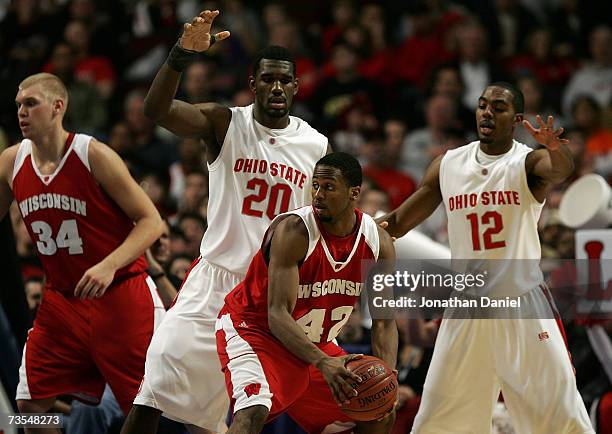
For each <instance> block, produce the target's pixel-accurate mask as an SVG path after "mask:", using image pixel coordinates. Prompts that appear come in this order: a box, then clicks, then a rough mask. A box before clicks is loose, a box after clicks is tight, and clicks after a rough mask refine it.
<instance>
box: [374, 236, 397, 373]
mask: <svg viewBox="0 0 612 434" xmlns="http://www.w3.org/2000/svg"><path fill="white" fill-rule="evenodd" d="M378 237H379V239H380V251H379V253H378V260H379V261H385V262H384V265H383V271H384V272H385V273H389V274H393V272H394V268H395V248H394V247H393V240H392V239H391V236H390V235H389V234H388V233H387V231H386V230H385V229H383V228H381V227H378ZM387 290H389V291H392V290H393V288H388V289H387ZM397 346H398V333H397V324H396V322H395V319H373V320H372V354H373V355H374V356H376V357H378V358H379V359H382V360H384V361H385V363H386V364H387V365H389V366H390V367H391V368H392V369H395V365H396V363H397Z"/></svg>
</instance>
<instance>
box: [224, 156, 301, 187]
mask: <svg viewBox="0 0 612 434" xmlns="http://www.w3.org/2000/svg"><path fill="white" fill-rule="evenodd" d="M268 171H269V172H270V175H272V176H275V177H278V178H282V179H284V180H286V181H289V182H292V183H293V184H295V185H297V186H298V187H300V188H304V182H306V175H305V174H303V173H302V172H300V171H299V170H297V169H295V168H293V167H291V166H288V165H286V164H282V163H276V162H272V163H268V162H267V161H266V160H256V159H253V158H238V159H237V160H236V162H235V163H234V172H236V173H240V172H244V173H261V174H263V173H267V172H268Z"/></svg>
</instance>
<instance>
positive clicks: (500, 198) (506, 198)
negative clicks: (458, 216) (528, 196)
mask: <svg viewBox="0 0 612 434" xmlns="http://www.w3.org/2000/svg"><path fill="white" fill-rule="evenodd" d="M478 204H480V205H485V206H486V205H520V204H521V201H520V200H519V193H518V191H514V190H505V191H501V190H499V191H498V190H492V191H483V192H482V193H480V194H477V193H469V194H467V193H464V194H458V195H456V196H453V197H451V198H450V199H449V200H448V208H449V210H450V211H454V210H457V209H462V208H468V207H475V206H476V205H478Z"/></svg>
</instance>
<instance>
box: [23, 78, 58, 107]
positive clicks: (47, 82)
mask: <svg viewBox="0 0 612 434" xmlns="http://www.w3.org/2000/svg"><path fill="white" fill-rule="evenodd" d="M37 84H39V85H40V88H41V90H42V92H43V94H44V95H45V97H47V98H48V100H49V102H53V101H55V100H58V99H60V100H62V101H63V102H64V109H65V108H66V107H67V106H68V90H67V89H66V86H65V85H64V83H62V80H60V79H59V78H58V77H57V76H55V75H53V74H49V73H46V72H41V73H40V74H34V75H30V76H29V77H28V78H26V79H25V80H23V81H22V82H21V83H19V89H27V88H29V87H31V86H35V85H37Z"/></svg>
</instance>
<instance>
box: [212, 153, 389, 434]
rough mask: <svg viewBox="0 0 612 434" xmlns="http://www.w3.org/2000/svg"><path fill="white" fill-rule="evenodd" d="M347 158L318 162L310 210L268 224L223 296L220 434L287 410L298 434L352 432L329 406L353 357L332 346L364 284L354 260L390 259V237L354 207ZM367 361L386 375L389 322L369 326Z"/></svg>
mask: <svg viewBox="0 0 612 434" xmlns="http://www.w3.org/2000/svg"><path fill="white" fill-rule="evenodd" d="M361 181H362V175H361V167H360V166H359V163H358V162H357V160H356V159H355V158H353V157H352V156H350V155H349V154H345V153H334V154H329V155H326V156H325V157H323V158H321V159H320V160H319V161H318V162H317V165H316V166H315V170H314V174H313V177H312V206H307V207H303V208H299V209H296V210H295V211H291V212H289V213H286V214H282V215H280V216H278V217H277V218H276V219H275V220H274V221H273V222H272V224H271V226H270V228H269V229H268V231H267V232H266V234H265V236H264V237H263V243H262V245H261V249H260V250H259V251H258V252H257V254H256V255H255V257H254V258H253V260H252V261H251V265H250V266H249V270H248V272H247V275H246V277H245V279H244V280H243V281H242V282H241V283H240V285H238V286H237V287H236V288H235V289H234V290H233V291H232V292H231V293H230V294H229V295H228V296H227V297H226V298H225V306H224V307H223V309H222V310H221V313H220V315H219V319H218V321H217V348H218V352H219V358H220V359H221V364H222V366H223V371H224V372H225V379H226V384H227V389H228V393H229V394H230V395H231V398H232V403H233V410H234V419H233V421H232V425H231V427H230V429H229V433H231V434H234V433H258V432H260V431H261V429H262V427H263V425H264V423H265V421H266V420H270V419H271V418H274V417H276V416H277V415H279V414H280V413H283V412H287V413H288V414H289V415H290V416H291V417H292V418H293V419H294V420H295V421H296V422H297V423H298V424H300V425H301V426H302V428H304V429H305V430H306V431H307V432H308V433H317V434H318V433H321V432H330V433H331V432H333V433H339V432H347V433H348V432H352V427H353V425H354V424H353V423H352V422H351V421H350V419H349V418H348V417H347V416H346V415H344V414H343V413H342V411H341V410H340V408H339V406H338V404H339V403H342V402H345V401H347V400H348V399H350V398H351V397H353V396H354V395H356V392H355V391H354V390H353V388H352V386H351V385H350V383H351V382H353V381H355V380H357V379H358V378H359V377H357V376H355V375H354V374H351V373H350V372H349V371H348V370H347V369H346V368H345V366H344V365H345V364H346V362H347V361H349V360H350V359H352V358H354V357H355V356H354V355H346V353H345V352H344V351H343V350H342V349H341V348H340V347H339V346H338V345H337V344H336V343H335V342H334V339H335V338H336V336H337V335H338V333H339V332H340V330H341V328H342V326H343V325H344V324H345V323H346V321H347V320H348V318H349V316H350V314H351V312H352V310H353V306H354V304H355V301H356V300H357V298H358V297H359V295H360V292H361V287H362V285H363V282H364V280H365V276H364V275H363V272H362V261H363V260H368V259H369V260H378V259H385V260H389V261H394V260H395V251H394V249H393V242H392V240H391V237H390V236H389V235H388V234H387V233H386V232H385V231H384V230H383V229H380V228H378V227H377V225H376V223H375V222H374V220H372V218H371V217H370V216H368V215H366V214H363V213H361V212H360V211H358V210H356V209H355V204H356V201H357V198H358V196H359V192H360V189H361ZM372 347H373V351H374V355H375V356H377V357H379V358H382V359H383V360H384V361H385V362H386V363H387V364H388V365H389V366H391V367H394V366H395V362H396V356H397V328H396V325H395V321H394V320H375V321H374V322H373V325H372ZM393 419H394V417H393V415H388V416H387V417H386V418H384V419H383V420H381V421H376V422H368V423H360V424H358V428H357V432H361V433H386V432H389V431H390V429H391V426H392V424H393Z"/></svg>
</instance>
